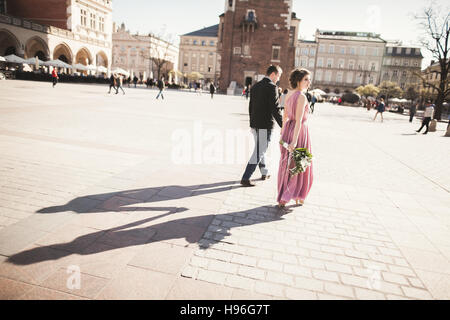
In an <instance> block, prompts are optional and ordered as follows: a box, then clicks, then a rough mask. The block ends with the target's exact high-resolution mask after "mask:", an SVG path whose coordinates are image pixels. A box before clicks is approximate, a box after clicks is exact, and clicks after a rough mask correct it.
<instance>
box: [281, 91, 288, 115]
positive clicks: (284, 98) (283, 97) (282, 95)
mask: <svg viewBox="0 0 450 320" xmlns="http://www.w3.org/2000/svg"><path fill="white" fill-rule="evenodd" d="M288 92H289V90H288V89H284V91H283V93H282V94H281V97H280V108H279V109H280V110H284V104H285V103H286V96H287V94H288Z"/></svg>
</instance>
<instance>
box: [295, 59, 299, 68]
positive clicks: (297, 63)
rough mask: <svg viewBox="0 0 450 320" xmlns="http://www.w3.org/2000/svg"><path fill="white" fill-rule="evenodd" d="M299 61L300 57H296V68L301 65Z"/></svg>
mask: <svg viewBox="0 0 450 320" xmlns="http://www.w3.org/2000/svg"><path fill="white" fill-rule="evenodd" d="M299 61H300V59H299V58H298V57H295V67H296V68H298V67H299Z"/></svg>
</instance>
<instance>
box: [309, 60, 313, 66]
mask: <svg viewBox="0 0 450 320" xmlns="http://www.w3.org/2000/svg"><path fill="white" fill-rule="evenodd" d="M309 67H310V68H314V59H309Z"/></svg>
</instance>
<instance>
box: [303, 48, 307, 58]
mask: <svg viewBox="0 0 450 320" xmlns="http://www.w3.org/2000/svg"><path fill="white" fill-rule="evenodd" d="M302 55H305V56H307V55H308V48H302Z"/></svg>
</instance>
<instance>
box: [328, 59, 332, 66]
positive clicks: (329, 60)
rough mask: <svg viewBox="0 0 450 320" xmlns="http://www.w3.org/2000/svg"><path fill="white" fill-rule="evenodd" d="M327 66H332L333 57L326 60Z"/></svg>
mask: <svg viewBox="0 0 450 320" xmlns="http://www.w3.org/2000/svg"><path fill="white" fill-rule="evenodd" d="M327 68H333V59H328V60H327Z"/></svg>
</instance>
